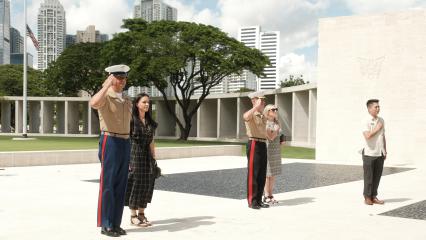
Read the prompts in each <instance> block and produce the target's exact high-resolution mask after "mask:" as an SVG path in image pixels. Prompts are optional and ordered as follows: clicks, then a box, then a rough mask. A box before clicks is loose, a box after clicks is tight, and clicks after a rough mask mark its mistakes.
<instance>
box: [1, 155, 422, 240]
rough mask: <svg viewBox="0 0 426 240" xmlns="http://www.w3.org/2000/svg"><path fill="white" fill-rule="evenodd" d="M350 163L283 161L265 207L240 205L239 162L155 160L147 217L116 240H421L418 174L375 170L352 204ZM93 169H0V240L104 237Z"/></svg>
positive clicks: (354, 177) (356, 184)
mask: <svg viewBox="0 0 426 240" xmlns="http://www.w3.org/2000/svg"><path fill="white" fill-rule="evenodd" d="M360 164H361V161H359V162H351V163H349V164H346V165H342V164H339V165H335V164H332V163H330V162H319V161H315V160H293V159H286V160H283V165H282V169H283V174H282V175H281V176H280V177H279V178H278V179H277V189H276V192H277V194H275V197H276V198H277V199H278V200H279V201H280V202H279V204H277V205H274V206H273V207H271V208H269V209H261V210H253V209H249V208H248V207H247V203H246V200H245V186H246V185H245V174H246V172H245V166H246V159H245V157H238V156H233V157H226V156H224V157H205V158H187V159H172V160H161V161H159V165H160V167H161V168H162V169H163V172H164V173H165V174H166V176H164V177H162V178H160V179H159V180H158V182H157V184H156V191H155V192H154V198H153V203H152V204H151V205H149V206H148V209H147V212H146V214H147V216H148V218H149V220H151V221H152V222H153V224H154V226H152V227H149V228H138V227H134V226H131V225H130V224H129V218H130V215H129V211H128V209H127V208H126V209H125V212H124V216H123V224H122V227H123V228H124V229H126V230H127V232H128V235H127V236H123V237H121V239H138V240H140V239H155V240H160V239H266V238H268V239H387V240H389V239H410V240H411V239H419V240H420V239H421V240H423V239H426V231H425V229H426V188H425V184H426V169H425V168H417V167H416V166H414V167H413V166H389V165H387V164H386V162H385V167H386V168H385V170H384V176H383V177H382V181H381V184H380V187H379V197H380V198H381V199H383V200H385V201H386V203H385V205H374V206H367V205H365V204H364V203H363V198H362V188H363V181H362V166H361V165H360ZM99 173H100V165H99V164H82V165H57V166H43V167H19V168H18V167H17V168H5V169H1V170H0V189H1V190H2V191H1V195H0V226H1V227H0V239H1V240H9V239H19V240H23V239H55V240H56V239H64V240H65V239H70V240H71V239H72V240H74V239H84V240H86V239H87V240H91V239H110V238H109V237H106V236H103V235H101V234H100V229H99V228H97V227H96V210H97V197H98V190H99V185H98V178H99Z"/></svg>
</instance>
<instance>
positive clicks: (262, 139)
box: [249, 137, 267, 143]
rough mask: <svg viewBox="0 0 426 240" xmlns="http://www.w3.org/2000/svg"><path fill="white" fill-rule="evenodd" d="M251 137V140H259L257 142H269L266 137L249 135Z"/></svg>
mask: <svg viewBox="0 0 426 240" xmlns="http://www.w3.org/2000/svg"><path fill="white" fill-rule="evenodd" d="M249 139H250V140H254V141H257V142H264V143H266V142H267V140H266V138H256V137H249Z"/></svg>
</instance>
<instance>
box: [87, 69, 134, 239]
mask: <svg viewBox="0 0 426 240" xmlns="http://www.w3.org/2000/svg"><path fill="white" fill-rule="evenodd" d="M129 70H130V68H129V67H128V66H126V65H114V66H110V67H107V68H106V69H105V71H106V72H108V73H109V76H108V78H107V79H106V80H105V82H104V83H103V85H102V89H101V90H99V92H97V93H96V94H95V95H94V96H93V97H92V99H91V100H90V106H92V108H94V109H97V110H98V113H99V122H100V129H101V137H100V141H99V160H100V161H101V166H102V170H101V176H100V186H99V199H98V227H102V230H101V233H102V234H105V235H107V236H110V237H119V236H120V235H125V234H126V231H125V230H124V229H122V228H121V227H120V225H121V218H122V215H123V208H124V197H125V193H126V186H127V176H128V172H129V160H130V140H129V133H130V119H131V109H132V102H131V100H130V99H129V98H127V97H125V96H123V89H124V87H125V86H126V81H127V73H128V71H129Z"/></svg>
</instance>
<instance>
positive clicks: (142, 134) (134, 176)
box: [125, 119, 155, 209]
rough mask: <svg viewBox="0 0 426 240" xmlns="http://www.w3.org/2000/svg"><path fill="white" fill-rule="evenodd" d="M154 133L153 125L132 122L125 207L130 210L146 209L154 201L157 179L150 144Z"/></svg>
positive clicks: (138, 121) (135, 120)
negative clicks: (153, 195)
mask: <svg viewBox="0 0 426 240" xmlns="http://www.w3.org/2000/svg"><path fill="white" fill-rule="evenodd" d="M154 131H155V128H154V127H153V126H152V125H149V124H147V125H144V124H143V123H142V122H141V121H140V120H139V119H133V120H132V123H131V133H130V138H131V153H130V172H129V179H128V182H127V191H126V199H125V205H126V206H129V207H130V209H138V208H146V206H147V203H150V202H151V199H152V194H153V192H154V182H155V177H154V174H153V158H152V156H151V151H150V148H149V144H150V143H151V142H152V139H153V137H154Z"/></svg>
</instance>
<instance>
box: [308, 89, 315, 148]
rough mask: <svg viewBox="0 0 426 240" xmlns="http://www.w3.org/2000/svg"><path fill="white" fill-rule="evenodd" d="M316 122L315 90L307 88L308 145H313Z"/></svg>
mask: <svg viewBox="0 0 426 240" xmlns="http://www.w3.org/2000/svg"><path fill="white" fill-rule="evenodd" d="M316 122H317V90H316V89H311V90H309V134H308V141H309V145H311V146H315V142H316Z"/></svg>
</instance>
